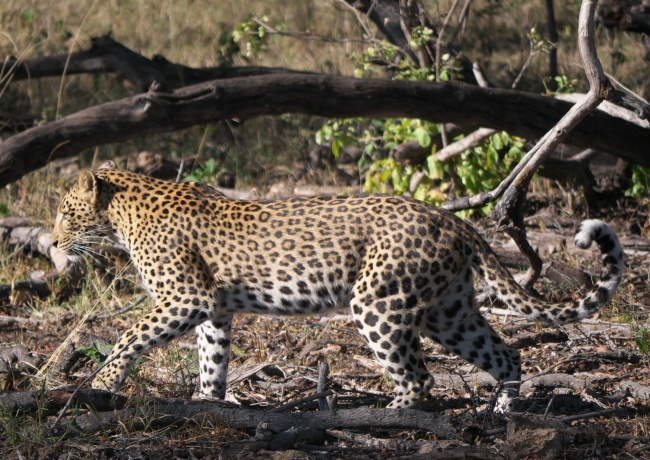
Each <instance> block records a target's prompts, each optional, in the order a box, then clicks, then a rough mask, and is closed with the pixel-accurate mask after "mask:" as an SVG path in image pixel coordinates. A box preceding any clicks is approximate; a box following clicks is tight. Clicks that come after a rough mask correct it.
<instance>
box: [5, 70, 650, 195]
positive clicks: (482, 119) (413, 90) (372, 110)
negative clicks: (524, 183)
mask: <svg viewBox="0 0 650 460" xmlns="http://www.w3.org/2000/svg"><path fill="white" fill-rule="evenodd" d="M570 107H571V104H568V103H565V102H562V101H558V100H555V99H551V98H547V97H543V96H539V95H535V94H529V93H524V92H520V91H511V90H499V89H494V88H479V87H474V86H469V85H459V84H454V83H432V82H411V81H390V80H375V79H355V78H350V77H338V76H326V75H294V74H291V75H290V74H282V75H263V76H254V77H245V78H233V79H227V80H217V81H211V82H206V83H202V84H198V85H193V86H189V87H184V88H180V89H178V90H175V91H173V92H169V93H168V92H157V91H149V92H147V93H144V94H140V95H137V96H132V97H128V98H125V99H121V100H118V101H114V102H109V103H106V104H102V105H99V106H95V107H91V108H88V109H85V110H82V111H80V112H77V113H74V114H72V115H69V116H67V117H64V118H61V119H59V120H56V121H53V122H50V123H46V124H44V125H42V126H36V127H34V128H31V129H29V130H27V131H24V132H22V133H19V134H16V135H15V136H13V137H11V138H9V139H7V140H5V141H4V142H2V143H0V187H4V186H5V185H7V184H9V183H11V182H13V181H15V180H17V179H18V178H20V177H22V176H23V175H25V174H27V173H28V172H30V171H33V170H35V169H37V168H40V167H42V166H45V165H46V164H47V163H48V162H49V161H51V160H54V159H58V158H64V157H69V156H71V155H74V154H77V153H79V152H81V151H82V150H84V149H87V148H91V147H95V146H98V145H103V144H108V143H114V142H121V141H125V140H128V139H132V138H135V137H140V136H142V135H145V134H149V133H160V132H167V131H172V130H179V129H183V128H187V127H190V126H193V125H197V124H205V123H210V122H216V121H218V120H223V119H227V118H233V117H242V118H248V117H256V116H261V115H280V114H285V113H302V114H309V115H319V116H324V117H412V118H422V119H426V120H429V121H432V122H436V123H440V122H452V123H456V124H459V125H463V126H467V127H469V128H478V127H489V128H494V129H497V130H507V131H508V132H509V133H510V134H513V135H516V136H521V137H525V138H529V139H534V138H537V137H539V136H541V135H543V134H544V133H545V132H546V131H547V130H549V129H550V128H551V127H552V126H553V125H554V124H555V122H556V120H558V119H559V118H561V117H562V116H563V115H564V114H565V113H566V112H567V111H568V110H569V109H570ZM611 133H616V136H613V135H611ZM567 141H568V142H571V143H573V144H575V145H577V146H579V147H582V148H587V147H593V148H597V149H599V150H601V151H606V152H609V153H612V154H613V155H616V156H618V157H620V158H624V159H626V160H627V161H629V162H631V163H634V164H639V165H642V166H650V156H648V155H647V148H646V146H647V145H649V144H650V129H644V128H641V127H639V126H637V125H634V124H632V123H629V122H626V121H623V120H620V119H617V118H614V117H611V116H608V115H606V114H603V113H592V114H591V115H589V117H587V119H585V120H584V122H583V123H581V125H580V126H578V127H577V128H576V129H574V130H573V131H572V132H571V134H570V135H569V136H568V137H567Z"/></svg>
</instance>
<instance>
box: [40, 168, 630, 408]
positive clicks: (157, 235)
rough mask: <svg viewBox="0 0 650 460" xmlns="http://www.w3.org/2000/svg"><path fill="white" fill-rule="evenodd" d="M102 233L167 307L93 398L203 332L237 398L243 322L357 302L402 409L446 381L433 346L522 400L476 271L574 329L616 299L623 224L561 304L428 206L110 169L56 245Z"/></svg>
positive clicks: (590, 236) (462, 225)
mask: <svg viewBox="0 0 650 460" xmlns="http://www.w3.org/2000/svg"><path fill="white" fill-rule="evenodd" d="M98 236H109V237H110V236H112V237H115V238H116V239H117V240H119V241H121V242H122V243H123V244H124V245H125V246H126V247H127V248H128V249H129V250H130V253H131V257H132V259H133V262H134V264H135V266H136V267H137V269H138V270H139V272H140V274H141V275H142V279H143V282H144V285H145V286H146V288H147V289H148V290H149V292H150V293H151V296H152V297H153V299H154V301H155V307H154V308H153V310H152V311H151V312H150V313H149V314H147V315H146V316H145V317H144V318H143V319H141V320H140V321H138V322H137V323H136V324H135V325H134V326H133V327H131V328H130V329H129V330H128V331H127V332H126V333H125V334H123V335H122V337H121V338H120V340H119V342H118V343H117V345H116V346H115V347H114V349H113V351H112V352H111V354H110V356H109V359H108V362H107V365H106V366H105V367H104V368H103V369H102V370H101V371H100V372H99V374H98V375H97V377H96V379H95V380H94V382H93V387H95V388H106V389H109V390H111V391H114V392H116V391H118V390H119V389H120V387H121V386H122V384H123V382H124V380H125V378H126V377H127V375H128V372H129V368H130V366H131V364H132V363H133V362H134V361H135V359H136V358H137V357H138V356H139V355H140V354H142V353H143V352H145V351H146V350H148V349H150V348H152V347H155V346H157V345H159V344H161V343H164V342H168V341H170V340H172V339H174V338H176V337H179V336H181V335H183V334H184V333H186V332H188V331H189V330H191V329H193V328H195V327H196V331H197V334H198V343H199V361H200V394H201V395H203V396H206V397H210V398H223V397H224V395H225V391H226V375H227V369H228V359H229V355H230V335H231V323H232V318H233V315H234V314H237V313H257V314H265V313H270V314H274V315H278V314H283V315H301V314H318V313H321V312H325V311H327V310H330V309H332V308H338V307H344V306H346V305H349V306H350V308H351V310H352V314H353V317H354V319H355V321H356V325H357V327H358V329H359V331H360V332H361V333H362V334H363V335H364V336H365V337H366V339H367V341H368V344H369V345H370V347H371V348H372V350H373V351H374V353H375V356H376V357H377V360H378V361H379V362H380V363H381V364H382V365H383V366H384V368H385V369H386V371H387V372H388V373H389V374H390V375H391V377H392V378H393V380H394V382H395V393H396V397H395V399H394V400H393V401H392V402H391V403H390V404H389V407H411V406H413V405H415V404H416V403H417V402H418V401H420V400H421V399H422V398H423V397H425V396H426V395H427V394H428V392H429V390H430V388H431V386H432V384H433V379H432V377H431V375H430V374H429V372H428V371H427V368H426V367H425V364H424V359H423V356H422V352H421V348H420V337H421V336H424V337H429V338H431V339H433V340H434V341H436V342H438V343H440V344H441V345H443V346H444V347H445V348H446V349H448V350H449V351H451V352H453V353H455V354H457V355H459V356H462V357H463V358H465V359H466V360H468V361H469V362H471V363H473V364H475V365H476V366H478V367H480V368H481V369H484V370H485V371H487V372H489V373H490V374H491V375H493V376H494V377H496V378H497V379H499V380H500V381H502V382H505V383H506V388H507V392H506V393H507V394H506V398H509V397H511V396H512V395H514V394H516V386H517V382H518V381H519V380H520V376H521V365H520V358H519V352H518V351H517V350H515V349H512V348H510V347H508V346H507V345H506V344H505V343H504V342H503V341H502V340H501V338H500V337H499V336H498V335H497V334H496V332H495V331H494V330H493V329H492V328H491V327H490V325H489V324H488V322H487V321H486V320H485V319H484V318H483V317H482V316H481V314H480V312H479V311H478V309H477V307H476V302H475V298H474V285H473V273H474V272H476V273H478V274H479V275H480V276H482V277H483V278H484V279H485V280H486V281H487V283H488V284H489V285H490V286H491V287H492V289H493V291H494V292H495V293H496V295H497V296H498V297H499V298H500V299H501V300H503V301H504V302H505V303H507V304H508V305H510V306H512V307H514V308H516V309H518V310H519V311H521V313H523V314H524V316H526V317H527V318H529V319H531V320H534V321H543V322H546V323H566V322H572V321H578V320H580V319H582V318H585V317H587V316H589V315H591V314H593V313H595V312H596V311H597V310H598V309H600V308H601V307H602V306H603V305H605V304H606V303H607V302H608V301H609V300H610V299H611V298H612V295H613V294H614V292H615V290H616V288H617V286H618V283H619V281H620V279H621V273H622V264H623V262H622V261H623V254H622V251H621V248H620V245H619V242H618V239H617V238H616V235H615V234H614V233H613V232H612V231H611V229H610V228H609V227H608V226H607V225H606V224H604V223H603V222H600V221H596V220H590V221H585V222H583V223H582V225H581V226H580V229H579V231H578V234H577V236H576V244H577V245H578V246H580V247H582V248H587V247H589V245H590V244H591V243H592V241H596V243H597V244H598V246H599V248H600V251H601V253H602V254H603V270H602V273H601V277H600V280H599V281H598V282H597V283H596V285H595V287H594V288H593V289H592V290H591V292H589V293H588V294H587V295H586V296H585V297H583V298H582V299H579V300H575V301H569V302H566V303H558V304H549V303H546V302H544V301H542V300H539V299H537V298H535V297H532V296H530V295H529V294H528V293H527V292H526V291H524V290H523V289H522V288H521V287H520V286H519V285H518V284H517V283H516V282H515V281H514V280H513V278H512V276H511V275H510V273H509V272H508V270H507V269H506V268H505V267H504V266H503V265H502V263H501V262H500V261H499V259H498V258H497V256H496V255H495V254H494V252H493V251H492V250H491V249H490V247H489V245H488V244H487V243H486V242H485V240H483V239H482V238H481V237H480V236H479V234H478V233H477V232H476V230H474V229H473V228H472V226H471V225H470V224H468V223H467V222H465V221H464V220H462V219H459V218H458V217H456V216H455V215H454V214H452V213H450V212H447V211H445V210H443V209H439V208H435V207H433V206H429V205H427V204H425V203H422V202H419V201H415V200H412V199H409V198H403V197H396V196H362V197H314V198H292V199H287V200H273V201H239V200H232V199H229V198H226V197H224V196H222V195H221V194H219V193H218V192H216V191H214V190H213V189H212V188H210V187H207V186H204V185H201V184H198V183H173V182H166V181H161V180H157V179H152V178H150V177H146V176H142V175H138V174H134V173H130V172H126V171H120V170H116V169H110V168H109V169H100V170H98V171H96V172H91V171H83V172H82V173H81V175H80V177H79V181H78V183H77V184H76V185H75V186H74V187H73V188H72V189H71V190H70V192H68V194H67V195H66V196H65V197H64V198H63V200H62V201H61V204H60V206H59V212H58V215H57V217H56V221H55V225H54V229H53V231H52V243H53V245H54V246H56V247H58V248H59V249H60V250H62V251H63V252H65V253H67V254H71V255H73V254H79V253H81V252H83V251H84V250H85V247H86V246H87V244H88V243H89V242H93V241H94V240H95V239H96V238H97V237H98Z"/></svg>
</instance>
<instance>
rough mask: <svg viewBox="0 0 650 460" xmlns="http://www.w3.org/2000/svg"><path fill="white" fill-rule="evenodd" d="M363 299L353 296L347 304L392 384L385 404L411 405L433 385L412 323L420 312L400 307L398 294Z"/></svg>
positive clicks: (427, 392)
mask: <svg viewBox="0 0 650 460" xmlns="http://www.w3.org/2000/svg"><path fill="white" fill-rule="evenodd" d="M364 300H365V302H364V301H362V300H361V299H359V298H353V299H352V300H351V302H350V305H351V307H352V313H353V316H354V319H355V321H356V325H357V328H358V329H359V332H360V333H361V334H362V335H363V336H364V337H365V338H366V340H367V342H368V345H369V346H370V348H371V349H372V351H373V352H374V353H375V356H376V358H377V360H378V361H379V363H380V364H381V365H382V366H383V367H384V369H386V371H387V372H388V373H389V374H390V376H391V377H392V379H393V381H394V383H395V390H394V391H395V399H393V401H392V402H391V403H390V404H388V407H389V408H409V407H413V406H415V405H417V404H418V403H419V402H420V401H421V400H422V399H423V398H425V397H426V396H428V395H429V390H430V389H431V388H432V387H433V377H432V376H431V374H429V371H428V370H427V368H426V366H425V364H424V359H423V356H422V350H421V348H420V334H419V332H418V327H417V325H416V323H417V322H418V321H419V320H420V318H421V314H420V315H418V314H417V313H416V312H415V311H412V310H411V311H409V310H407V309H406V308H404V307H403V305H404V303H405V300H404V299H403V298H401V297H400V295H396V296H393V297H392V298H391V297H386V298H382V299H374V298H371V297H366V299H364Z"/></svg>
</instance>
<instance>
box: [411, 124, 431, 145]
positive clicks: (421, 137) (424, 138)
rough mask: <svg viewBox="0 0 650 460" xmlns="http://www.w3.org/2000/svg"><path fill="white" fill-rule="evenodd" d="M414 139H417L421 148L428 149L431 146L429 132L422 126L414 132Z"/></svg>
mask: <svg viewBox="0 0 650 460" xmlns="http://www.w3.org/2000/svg"><path fill="white" fill-rule="evenodd" d="M413 137H415V138H416V139H417V141H418V143H419V144H420V147H428V146H429V145H431V136H429V132H428V131H427V130H426V129H424V128H423V127H422V126H420V127H418V128H415V131H413Z"/></svg>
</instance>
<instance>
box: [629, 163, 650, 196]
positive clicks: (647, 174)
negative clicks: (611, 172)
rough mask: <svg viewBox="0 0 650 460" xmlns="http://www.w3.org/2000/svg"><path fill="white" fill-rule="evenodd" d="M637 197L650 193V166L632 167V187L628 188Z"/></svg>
mask: <svg viewBox="0 0 650 460" xmlns="http://www.w3.org/2000/svg"><path fill="white" fill-rule="evenodd" d="M627 193H629V194H631V195H632V196H634V197H635V198H641V197H642V196H647V195H648V194H649V193H650V168H644V167H643V166H639V165H635V166H633V167H632V187H630V188H629V189H628V190H627Z"/></svg>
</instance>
